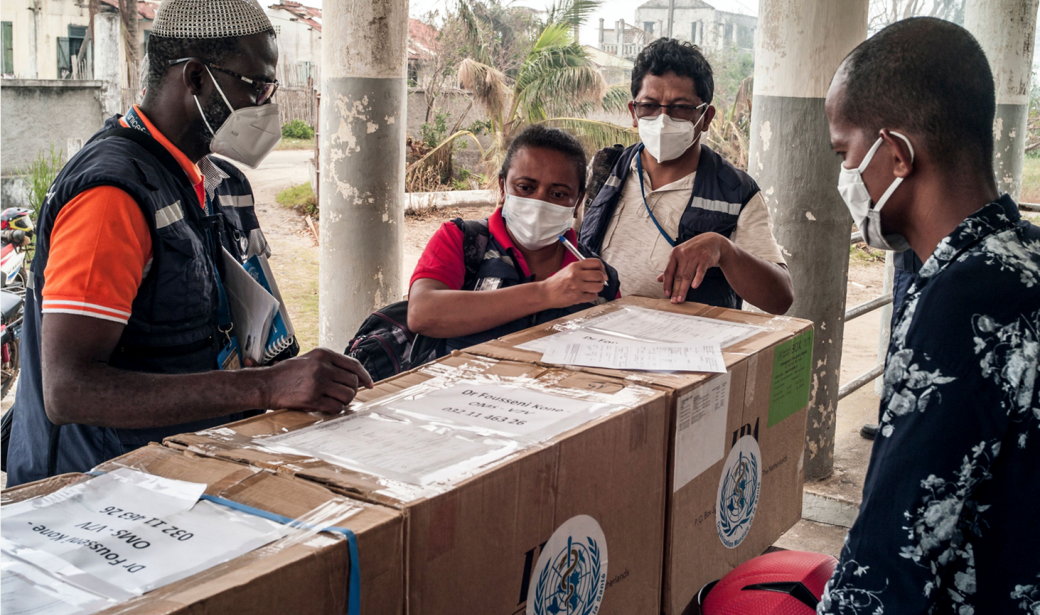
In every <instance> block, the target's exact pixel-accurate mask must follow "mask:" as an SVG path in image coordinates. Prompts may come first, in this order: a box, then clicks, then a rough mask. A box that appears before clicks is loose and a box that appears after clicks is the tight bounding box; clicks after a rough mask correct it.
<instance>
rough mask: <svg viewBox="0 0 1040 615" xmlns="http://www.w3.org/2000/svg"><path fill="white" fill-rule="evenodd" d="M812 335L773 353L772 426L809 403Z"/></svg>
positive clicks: (803, 336) (770, 409)
mask: <svg viewBox="0 0 1040 615" xmlns="http://www.w3.org/2000/svg"><path fill="white" fill-rule="evenodd" d="M812 350H813V332H812V331H806V332H805V333H803V334H801V335H799V336H798V337H796V338H794V339H793V340H790V341H788V342H784V343H783V344H780V345H779V346H777V347H776V350H774V351H773V382H772V384H771V385H770V387H769V424H768V425H767V427H772V426H773V425H776V424H777V423H779V422H780V421H782V420H784V419H786V418H787V417H789V416H791V415H792V414H794V413H795V412H798V411H799V410H801V409H802V408H804V407H805V405H806V404H808V403H809V380H810V374H811V373H812Z"/></svg>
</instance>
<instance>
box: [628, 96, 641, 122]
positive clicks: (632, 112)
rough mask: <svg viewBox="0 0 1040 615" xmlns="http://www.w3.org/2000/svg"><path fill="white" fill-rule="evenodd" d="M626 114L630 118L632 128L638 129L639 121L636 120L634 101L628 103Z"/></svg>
mask: <svg viewBox="0 0 1040 615" xmlns="http://www.w3.org/2000/svg"><path fill="white" fill-rule="evenodd" d="M628 114H629V115H631V116H632V128H639V120H638V119H636V104H635V101H632V100H630V101H628Z"/></svg>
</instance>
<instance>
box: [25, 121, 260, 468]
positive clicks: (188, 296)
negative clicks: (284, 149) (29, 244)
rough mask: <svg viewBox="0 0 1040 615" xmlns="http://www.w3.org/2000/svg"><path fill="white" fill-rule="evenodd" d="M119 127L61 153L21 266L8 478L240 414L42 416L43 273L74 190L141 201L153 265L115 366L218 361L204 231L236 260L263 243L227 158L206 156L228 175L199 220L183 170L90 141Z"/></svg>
mask: <svg viewBox="0 0 1040 615" xmlns="http://www.w3.org/2000/svg"><path fill="white" fill-rule="evenodd" d="M118 126H119V124H118V118H111V119H109V120H108V121H107V122H106V123H105V126H104V128H102V130H101V131H99V132H98V133H97V134H95V135H94V137H92V138H91V140H90V141H89V142H88V143H87V145H86V146H85V147H84V148H83V149H82V150H81V151H80V152H79V153H77V154H76V155H75V156H73V157H72V159H71V160H69V162H68V164H66V165H65V168H64V169H62V171H61V173H59V174H58V177H57V178H56V179H55V181H54V184H53V185H52V186H51V190H50V194H49V195H48V198H47V200H46V202H45V203H44V205H43V208H42V210H41V211H40V216H39V220H38V221H37V225H38V226H37V228H38V234H37V240H36V254H35V256H34V257H33V261H32V267H31V271H30V278H31V284H32V286H33V289H32V291H31V292H27V293H26V297H25V321H24V328H23V329H22V339H21V377H20V379H19V383H18V392H17V396H16V398H15V405H14V408H13V411H14V413H15V414H14V420H13V427H12V434H11V441H10V447H11V448H10V453H9V455H8V461H9V468H8V470H9V474H8V485H10V486H14V485H18V484H21V483H25V482H29V481H34V480H39V479H42V478H45V477H47V476H52V475H54V474H60V473H63V472H85V471H88V470H90V469H91V468H93V467H94V466H96V465H97V464H99V463H101V462H103V461H106V460H108V459H111V458H112V457H116V456H118V455H121V454H123V453H126V452H129V451H131V450H134V449H136V448H139V447H141V446H144V445H146V444H148V443H149V442H161V441H162V439H163V438H165V437H166V436H170V435H174V434H178V433H185V432H191V431H198V430H200V429H206V428H209V427H214V426H216V425H220V424H223V423H226V422H229V421H232V420H238V419H240V418H243V417H244V416H245V414H242V413H237V414H234V415H230V416H227V417H222V418H214V419H209V420H203V421H195V422H192V423H184V424H180V425H170V426H168V427H162V428H153V429H115V428H107V427H93V426H89V425H78V424H72V425H63V426H58V425H55V424H53V423H51V422H50V420H48V418H47V413H46V411H45V409H44V400H43V384H42V377H41V376H42V374H41V361H40V330H41V325H42V322H43V315H42V313H41V305H42V301H43V289H44V286H45V284H46V279H45V277H44V272H45V271H46V267H47V258H48V255H49V254H50V247H51V246H50V238H51V237H50V236H51V230H52V229H53V227H54V221H55V219H56V218H57V216H58V213H59V212H60V211H61V209H62V208H63V207H64V206H65V204H66V203H68V202H69V201H70V200H71V199H72V198H73V197H75V196H76V195H78V194H80V193H82V192H84V191H85V190H88V189H90V188H93V187H97V186H114V187H116V188H119V189H120V190H123V191H125V192H126V193H128V194H129V195H130V196H131V197H133V199H134V200H135V201H136V202H137V204H138V205H139V206H140V207H141V211H142V212H143V213H144V216H145V219H146V220H147V221H148V226H149V229H150V231H151V235H152V264H151V268H150V269H149V270H148V272H147V274H146V275H145V277H144V279H143V280H142V281H141V286H140V288H139V289H138V292H137V297H136V298H135V299H134V302H133V305H132V307H131V315H130V319H129V322H128V323H127V325H126V328H125V329H124V330H123V335H122V337H121V338H120V340H119V344H118V346H117V347H116V350H115V352H114V353H113V355H112V357H111V359H110V361H109V364H110V365H111V366H113V367H117V368H119V369H124V370H128V371H137V372H149V373H160V374H184V373H196V372H204V371H210V370H214V369H217V354H218V353H219V351H220V349H221V347H222V335H221V334H220V333H219V331H218V330H217V320H216V314H217V307H218V303H219V291H218V288H217V278H216V275H215V272H214V262H215V260H214V255H213V254H212V252H213V251H214V250H213V249H212V246H211V245H210V243H209V241H208V237H209V236H210V235H209V234H207V232H206V227H207V225H209V226H210V228H213V229H216V232H217V233H216V234H217V235H219V236H220V238H221V243H222V244H223V245H224V247H225V248H227V249H228V250H229V251H230V252H231V254H233V255H235V256H236V257H238V258H240V259H241V258H242V257H243V256H244V253H245V250H246V248H247V245H248V242H249V241H250V239H251V238H252V240H253V241H254V242H255V241H262V234H260V233H259V231H258V229H259V224H258V222H257V219H256V214H255V212H254V211H253V197H252V190H251V188H250V186H249V182H248V181H247V180H246V178H245V176H244V175H242V174H241V172H239V171H238V169H236V168H235V167H234V165H232V164H230V163H227V162H225V161H223V160H219V159H217V158H212V157H211V158H209V161H210V162H211V163H212V164H214V165H215V166H216V167H217V168H218V169H219V170H220V171H222V172H223V174H224V175H226V176H227V177H226V178H224V179H223V181H221V182H220V184H219V185H217V187H216V188H215V190H214V191H213V195H212V199H210V200H209V205H210V209H211V212H212V213H213V216H212V217H211V218H210V219H209V221H206V220H204V217H205V213H204V212H203V211H202V209H201V208H200V207H199V205H198V203H199V201H198V195H197V194H196V192H195V189H194V187H193V186H191V184H190V182H189V181H188V179H187V176H186V175H185V174H184V173H183V172H178V173H173V172H171V170H170V169H168V168H167V167H166V166H164V165H163V164H162V163H161V162H160V161H159V160H158V159H157V158H155V156H153V155H152V154H151V153H149V152H148V151H147V150H146V149H145V148H144V147H142V146H141V145H139V144H137V143H135V142H133V141H130V140H128V139H125V138H122V137H118V136H109V137H107V138H103V139H100V138H98V137H99V135H101V134H102V133H104V132H106V131H108V130H109V129H112V128H116V127H118ZM214 223H216V224H214ZM221 226H222V227H223V229H222V230H221V229H220V227H221ZM254 230H255V231H257V232H256V233H254ZM258 238H259V239H258ZM141 411H142V412H146V411H147V409H145V408H142V409H141Z"/></svg>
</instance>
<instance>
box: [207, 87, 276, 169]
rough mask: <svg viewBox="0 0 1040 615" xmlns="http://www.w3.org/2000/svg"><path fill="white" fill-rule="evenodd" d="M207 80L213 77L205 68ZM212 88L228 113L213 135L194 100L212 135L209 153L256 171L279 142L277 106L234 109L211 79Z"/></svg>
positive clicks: (210, 127) (271, 104)
mask: <svg viewBox="0 0 1040 615" xmlns="http://www.w3.org/2000/svg"><path fill="white" fill-rule="evenodd" d="M206 72H207V73H209V78H210V79H213V73H211V72H210V70H209V67H206ZM213 85H215V86H217V92H219V93H220V97H221V98H223V99H224V104H225V105H227V106H228V109H231V115H230V116H228V119H226V120H224V123H223V124H221V125H220V127H219V128H217V130H216V131H214V130H213V127H212V126H210V125H209V120H207V119H206V114H205V113H203V112H202V105H201V104H199V97H198V96H196V97H195V105H196V106H197V107H198V108H199V114H201V115H202V121H203V122H205V123H206V128H209V131H210V133H212V134H213V140H212V141H210V144H209V150H210V151H211V152H213V153H214V154H220V155H221V156H226V157H228V158H230V159H232V160H235V161H237V162H241V163H242V164H245V165H248V166H250V167H252V168H254V169H255V168H256V167H258V166H259V165H260V163H261V162H262V161H263V159H264V158H266V157H267V155H268V154H270V153H271V150H273V149H274V146H275V145H278V142H279V141H281V140H282V131H281V121H280V120H279V117H278V105H277V103H268V104H266V105H260V106H259V107H256V106H254V107H242V108H241V109H235V108H234V107H232V106H231V103H230V102H228V99H227V96H224V91H223V90H222V89H220V84H219V83H217V80H216V79H213Z"/></svg>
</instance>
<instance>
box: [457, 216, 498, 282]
mask: <svg viewBox="0 0 1040 615" xmlns="http://www.w3.org/2000/svg"><path fill="white" fill-rule="evenodd" d="M452 222H453V223H455V226H457V227H458V228H459V230H460V231H462V259H463V262H464V263H465V265H466V280H467V281H469V280H472V279H473V278H474V277H475V276H476V275H477V272H478V271H480V265H481V263H483V262H484V253H485V252H487V246H488V237H490V236H491V231H490V230H488V223H487V220H463V219H462V218H455V219H454V220H452Z"/></svg>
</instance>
